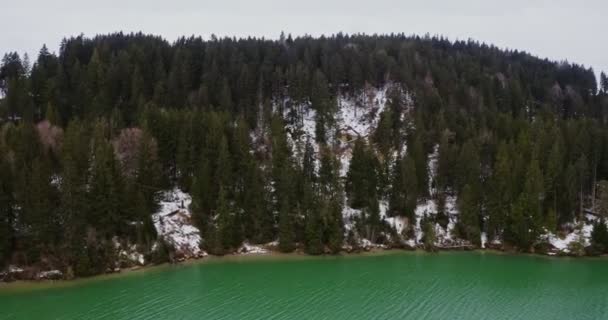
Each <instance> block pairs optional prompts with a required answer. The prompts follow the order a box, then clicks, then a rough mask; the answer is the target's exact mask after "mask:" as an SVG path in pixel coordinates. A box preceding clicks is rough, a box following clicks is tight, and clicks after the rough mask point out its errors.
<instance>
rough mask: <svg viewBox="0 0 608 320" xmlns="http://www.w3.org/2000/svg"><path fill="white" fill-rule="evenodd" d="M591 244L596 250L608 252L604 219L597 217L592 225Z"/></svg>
mask: <svg viewBox="0 0 608 320" xmlns="http://www.w3.org/2000/svg"><path fill="white" fill-rule="evenodd" d="M591 245H592V247H593V248H594V249H595V250H596V251H597V252H600V253H607V252H608V227H607V226H606V222H605V221H604V219H599V220H598V221H596V223H595V224H594V225H593V231H592V232H591Z"/></svg>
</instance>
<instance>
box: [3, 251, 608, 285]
mask: <svg viewBox="0 0 608 320" xmlns="http://www.w3.org/2000/svg"><path fill="white" fill-rule="evenodd" d="M400 251H401V252H429V253H438V252H449V251H477V252H490V253H497V254H503V253H504V254H515V255H536V256H545V257H572V258H580V257H592V256H590V255H583V256H581V255H574V254H571V253H565V252H561V251H557V252H556V251H554V250H548V251H542V252H539V251H534V252H521V251H518V250H516V249H515V248H511V247H505V246H503V245H497V244H486V247H485V248H480V247H476V246H473V245H467V244H462V245H451V246H438V247H435V248H433V249H431V250H427V248H425V247H424V245H422V244H419V245H416V246H414V247H412V246H408V245H407V244H405V245H401V246H389V245H383V244H373V243H366V245H365V246H361V247H352V246H344V247H343V250H342V251H341V252H340V253H339V254H337V255H360V254H379V253H383V252H386V253H388V252H400ZM325 255H328V256H329V255H331V254H330V253H326V254H325ZM247 256H250V257H256V256H258V257H259V256H300V257H314V256H313V255H309V254H307V253H306V252H304V251H303V250H301V249H297V250H295V251H294V252H292V253H282V252H280V251H279V250H278V248H277V243H276V242H273V243H269V244H265V245H250V244H247V243H245V244H243V245H242V246H241V247H240V248H239V249H238V250H236V251H235V252H233V253H231V254H226V255H223V256H213V255H209V254H207V253H206V252H205V251H202V250H201V251H200V252H199V253H198V254H197V255H189V256H186V255H181V256H179V257H178V258H176V259H174V260H173V261H172V262H168V263H163V264H154V263H146V264H141V265H138V264H134V265H132V266H129V267H125V268H116V269H114V270H108V272H106V273H104V274H98V275H93V276H91V277H66V273H65V272H62V271H61V270H57V269H53V270H39V269H38V268H36V267H19V266H13V265H11V266H9V267H8V268H7V269H5V270H3V271H2V272H0V284H2V283H4V284H5V285H6V284H7V283H11V282H31V283H44V282H55V281H60V282H64V281H72V280H79V279H88V278H96V277H100V276H104V275H111V274H119V273H129V272H133V271H139V270H146V269H149V268H152V267H155V266H159V265H164V264H169V265H179V264H186V263H196V262H197V261H205V260H210V259H218V260H222V259H229V258H231V257H239V258H244V257H247ZM598 257H605V255H604V256H598Z"/></svg>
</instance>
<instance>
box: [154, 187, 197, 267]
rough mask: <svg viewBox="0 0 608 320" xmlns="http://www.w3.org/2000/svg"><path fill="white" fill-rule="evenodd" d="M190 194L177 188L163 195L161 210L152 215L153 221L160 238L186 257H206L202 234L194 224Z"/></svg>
mask: <svg viewBox="0 0 608 320" xmlns="http://www.w3.org/2000/svg"><path fill="white" fill-rule="evenodd" d="M191 203H192V198H191V197H190V195H189V194H187V193H185V192H183V191H181V190H179V189H177V188H175V189H173V190H170V191H166V192H164V193H163V195H162V201H161V202H160V207H159V210H158V211H157V212H156V213H154V214H153V215H152V221H153V222H154V227H155V228H156V232H157V233H158V236H159V237H161V236H162V237H163V238H164V239H165V241H167V242H168V243H170V244H171V245H173V246H174V248H175V250H176V251H177V252H180V253H182V254H184V256H186V257H198V256H202V255H206V253H205V252H204V251H202V250H201V249H200V243H201V232H200V230H198V229H197V228H196V227H195V226H194V225H193V224H192V214H191V212H190V209H189V208H190V204H191Z"/></svg>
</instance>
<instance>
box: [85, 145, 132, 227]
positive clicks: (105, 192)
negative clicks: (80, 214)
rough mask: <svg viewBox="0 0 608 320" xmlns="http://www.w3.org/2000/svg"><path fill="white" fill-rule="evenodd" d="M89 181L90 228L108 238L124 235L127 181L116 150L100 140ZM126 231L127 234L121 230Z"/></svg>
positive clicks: (88, 219) (96, 146) (88, 218)
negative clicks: (124, 184)
mask: <svg viewBox="0 0 608 320" xmlns="http://www.w3.org/2000/svg"><path fill="white" fill-rule="evenodd" d="M94 143H95V152H94V156H93V162H92V165H91V176H90V180H89V193H88V195H89V196H88V197H89V204H90V208H89V210H90V211H89V212H90V213H89V215H88V217H87V221H88V223H89V225H94V226H97V227H98V231H100V233H101V234H103V235H104V236H106V237H109V236H112V235H115V234H117V233H120V232H121V231H124V229H123V226H124V223H125V221H124V216H125V213H124V203H123V201H124V199H123V180H122V177H121V175H120V171H119V170H118V163H117V162H116V159H115V157H114V152H113V150H112V146H111V145H110V144H109V143H108V142H107V141H105V140H102V139H100V138H99V136H97V137H96V138H95V141H94ZM121 229H123V230H121Z"/></svg>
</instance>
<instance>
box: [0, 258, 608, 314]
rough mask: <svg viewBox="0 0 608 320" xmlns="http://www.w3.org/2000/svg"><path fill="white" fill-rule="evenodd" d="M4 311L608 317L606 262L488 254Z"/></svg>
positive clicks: (154, 284)
mask: <svg viewBox="0 0 608 320" xmlns="http://www.w3.org/2000/svg"><path fill="white" fill-rule="evenodd" d="M0 319H206V320H207V319H277V320H278V319H290V320H294V319H328V320H339V319H349V320H355V319H463V320H475V319H535V320H542V319H568V320H571V319H593V320H597V319H608V260H606V259H550V258H544V257H534V256H510V255H498V254H483V253H440V254H435V255H432V254H423V253H391V254H386V255H376V256H349V257H319V258H284V257H283V258H280V257H279V258H263V259H248V260H237V261H235V260H219V261H214V262H207V263H200V264H192V265H187V266H177V267H161V268H156V269H152V270H148V271H145V272H137V273H131V274H128V275H124V276H119V277H114V278H109V279H95V280H85V281H80V280H79V281H76V282H73V283H67V284H66V283H60V284H58V285H57V284H53V285H51V286H50V287H49V286H48V285H43V286H42V287H41V286H39V285H37V286H33V287H32V286H26V287H23V286H5V287H0Z"/></svg>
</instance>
